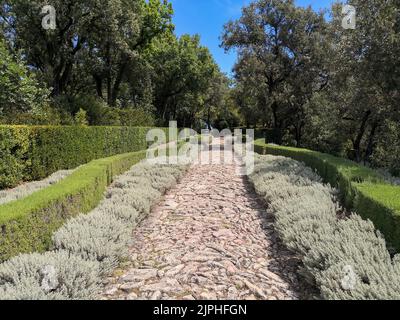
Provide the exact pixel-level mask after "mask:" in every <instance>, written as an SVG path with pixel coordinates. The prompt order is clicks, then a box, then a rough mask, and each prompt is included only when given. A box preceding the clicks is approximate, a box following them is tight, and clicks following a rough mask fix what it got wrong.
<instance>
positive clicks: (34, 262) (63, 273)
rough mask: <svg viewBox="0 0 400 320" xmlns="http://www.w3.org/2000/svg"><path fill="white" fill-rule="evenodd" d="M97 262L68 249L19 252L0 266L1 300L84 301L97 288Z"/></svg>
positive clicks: (98, 283) (98, 285)
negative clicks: (20, 253)
mask: <svg viewBox="0 0 400 320" xmlns="http://www.w3.org/2000/svg"><path fill="white" fill-rule="evenodd" d="M99 280H100V277H99V265H98V263H96V262H92V261H87V260H84V259H82V258H80V257H77V256H74V255H71V254H70V253H69V252H67V251H56V252H48V253H44V254H38V253H33V254H25V255H20V256H17V257H15V258H12V259H10V260H9V261H7V262H5V263H3V264H1V265H0V300H65V299H69V300H87V299H94V298H95V297H96V295H97V292H98V290H99V289H100V282H99Z"/></svg>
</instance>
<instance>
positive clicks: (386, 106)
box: [0, 0, 400, 174]
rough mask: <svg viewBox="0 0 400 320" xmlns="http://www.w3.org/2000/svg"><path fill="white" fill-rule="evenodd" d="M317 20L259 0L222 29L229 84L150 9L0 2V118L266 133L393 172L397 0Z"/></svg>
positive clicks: (398, 121) (276, 1) (398, 126)
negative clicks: (353, 21) (352, 15)
mask: <svg viewBox="0 0 400 320" xmlns="http://www.w3.org/2000/svg"><path fill="white" fill-rule="evenodd" d="M347 3H349V4H351V5H353V6H354V7H355V8H356V9H357V26H356V29H355V30H352V29H348V30H346V29H344V28H343V27H342V20H343V14H342V12H341V11H342V5H341V4H339V3H338V4H336V5H334V6H333V7H332V9H331V10H330V12H321V13H316V12H314V11H313V10H312V9H311V8H302V7H297V6H296V5H295V4H294V1H292V0H258V1H253V2H252V3H251V4H250V5H249V6H247V7H245V8H244V9H243V12H242V16H241V18H240V19H239V20H237V21H230V22H227V24H226V25H225V27H224V30H221V33H222V35H221V46H222V47H223V48H225V49H226V50H236V51H237V52H238V61H237V63H236V65H235V67H234V73H233V74H234V76H233V78H232V79H230V78H228V77H227V75H225V74H223V73H221V71H220V70H219V68H218V65H217V64H216V62H215V61H214V59H213V57H212V55H211V54H210V52H209V50H208V49H207V48H205V47H203V46H202V45H201V44H200V38H199V37H198V36H191V35H183V36H182V37H180V38H178V37H177V36H176V35H175V34H174V25H173V23H172V16H173V8H172V6H171V4H169V3H168V1H160V0H149V1H145V0H85V1H78V0H53V1H51V4H52V5H53V6H54V7H55V8H56V10H57V29H56V30H45V29H43V28H42V26H41V23H42V17H43V15H41V14H40V13H41V9H42V7H43V6H44V5H46V4H47V2H46V1H37V0H9V1H4V0H2V1H1V6H0V122H1V123H4V124H62V125H69V124H76V123H78V124H90V125H130V126H142V125H146V126H147V125H160V126H161V125H166V124H167V123H168V121H169V120H178V122H179V126H182V127H192V128H195V129H199V128H200V127H202V126H204V123H210V124H211V125H212V126H213V127H216V128H219V129H223V128H226V127H229V128H234V127H239V126H245V127H255V128H265V129H268V132H269V133H271V134H270V137H271V138H270V140H272V141H270V142H275V143H277V144H285V145H293V146H297V147H307V148H311V149H314V150H319V151H323V152H328V153H331V154H334V155H339V156H343V157H348V158H350V159H352V160H355V161H358V162H363V163H365V164H367V165H372V166H375V167H384V168H387V169H390V170H391V172H392V173H393V174H400V104H399V98H400V97H399V85H400V63H399V62H400V61H399V60H400V56H399V52H400V50H399V49H400V2H399V1H396V0H386V1H382V0H368V1H365V0H352V1H348V2H347Z"/></svg>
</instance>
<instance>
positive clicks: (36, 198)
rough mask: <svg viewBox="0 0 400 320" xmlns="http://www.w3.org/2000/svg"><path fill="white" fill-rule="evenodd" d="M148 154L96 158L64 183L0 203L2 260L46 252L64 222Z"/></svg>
mask: <svg viewBox="0 0 400 320" xmlns="http://www.w3.org/2000/svg"><path fill="white" fill-rule="evenodd" d="M145 157H146V151H139V152H135V153H127V154H122V155H117V156H113V157H109V158H105V159H100V160H94V161H92V162H90V163H88V164H86V165H84V166H82V167H81V168H79V169H78V170H76V171H75V172H74V173H73V174H72V175H70V176H68V177H67V178H65V179H64V180H62V181H61V182H59V183H57V184H55V185H53V186H51V187H48V188H46V189H43V190H41V191H38V192H36V193H34V194H32V195H30V196H28V197H26V198H24V199H21V200H17V201H14V202H10V203H7V204H4V205H1V206H0V261H5V260H7V259H9V258H11V257H13V256H15V255H17V254H19V253H30V252H35V251H39V252H42V251H45V250H47V249H49V247H50V245H51V236H52V234H53V232H54V231H56V230H57V229H59V228H60V227H61V226H62V225H63V224H64V222H65V221H66V220H67V219H68V218H70V217H72V216H75V215H77V214H79V213H81V212H89V211H90V210H91V209H93V208H94V207H96V205H97V204H98V203H99V202H100V200H101V199H102V198H103V193H104V191H105V189H106V187H107V186H108V185H109V184H110V183H111V181H112V178H113V177H114V176H116V175H119V174H121V173H123V172H125V171H127V170H128V169H129V168H130V167H132V166H133V165H134V164H136V163H137V162H139V161H140V160H142V159H144V158H145Z"/></svg>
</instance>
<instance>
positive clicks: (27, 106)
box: [0, 36, 48, 122]
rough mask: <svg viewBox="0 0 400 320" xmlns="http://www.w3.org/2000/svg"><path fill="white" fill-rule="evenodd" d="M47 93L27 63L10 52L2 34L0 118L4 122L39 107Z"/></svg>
mask: <svg viewBox="0 0 400 320" xmlns="http://www.w3.org/2000/svg"><path fill="white" fill-rule="evenodd" d="M47 95H48V92H47V91H46V90H45V89H42V88H41V87H40V86H39V83H38V81H37V80H36V77H35V75H34V74H32V73H30V72H29V71H28V68H27V67H26V65H25V63H24V62H23V61H22V60H21V59H19V58H16V57H14V56H13V55H11V54H10V53H9V51H8V48H7V46H6V44H5V41H4V40H3V39H2V37H1V36H0V118H3V122H4V121H8V120H10V119H13V118H14V117H15V116H16V115H17V114H18V113H19V112H32V111H35V110H37V109H39V108H40V107H41V106H43V104H45V103H46V100H47Z"/></svg>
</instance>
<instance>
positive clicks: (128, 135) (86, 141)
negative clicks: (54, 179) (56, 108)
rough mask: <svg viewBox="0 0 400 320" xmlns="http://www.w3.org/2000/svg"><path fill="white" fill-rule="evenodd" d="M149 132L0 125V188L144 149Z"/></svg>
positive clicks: (121, 129)
mask: <svg viewBox="0 0 400 320" xmlns="http://www.w3.org/2000/svg"><path fill="white" fill-rule="evenodd" d="M149 129H150V128H145V127H84V126H0V189H3V188H12V187H15V186H16V185H18V184H19V183H20V182H22V181H32V180H40V179H43V178H45V177H47V176H49V175H50V174H52V173H54V172H56V171H58V170H62V169H72V168H75V167H77V166H79V165H82V164H85V163H88V162H89V161H91V160H94V159H99V158H105V157H109V156H113V155H116V154H123V153H128V152H134V151H139V150H144V149H146V147H147V143H146V134H147V132H148V130H149ZM165 130H166V129H165ZM166 131H167V130H166Z"/></svg>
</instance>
